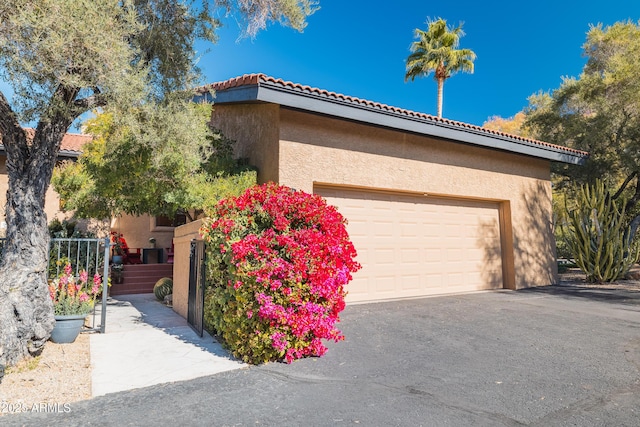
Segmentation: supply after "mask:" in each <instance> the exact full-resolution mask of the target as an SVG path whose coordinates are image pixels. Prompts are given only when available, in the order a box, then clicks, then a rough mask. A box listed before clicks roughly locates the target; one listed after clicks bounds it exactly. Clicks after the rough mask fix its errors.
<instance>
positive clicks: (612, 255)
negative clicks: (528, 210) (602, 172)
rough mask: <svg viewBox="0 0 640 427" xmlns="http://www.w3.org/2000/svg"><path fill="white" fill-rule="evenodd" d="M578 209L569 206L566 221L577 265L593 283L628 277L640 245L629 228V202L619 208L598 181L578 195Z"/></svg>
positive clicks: (567, 238) (568, 239)
mask: <svg viewBox="0 0 640 427" xmlns="http://www.w3.org/2000/svg"><path fill="white" fill-rule="evenodd" d="M576 202H577V203H576V204H577V206H576V208H575V209H573V210H569V209H568V208H567V206H566V203H565V209H566V213H567V215H566V221H565V223H564V224H563V227H562V231H563V234H564V237H565V239H566V241H567V243H568V245H569V248H570V250H571V253H572V254H573V257H574V259H575V262H576V264H577V265H578V267H580V269H581V270H582V271H583V272H584V273H585V274H586V275H587V280H588V281H590V282H612V281H614V280H617V279H620V278H622V277H624V275H625V274H627V272H628V271H629V269H630V268H631V266H632V265H633V264H635V263H636V261H637V260H638V255H639V254H640V245H638V244H636V243H635V242H633V241H632V238H631V237H630V233H629V227H628V226H627V225H625V221H624V214H625V208H624V206H625V203H624V201H622V202H621V203H620V205H622V207H618V205H617V204H616V201H615V200H613V199H612V198H611V196H610V195H609V192H608V191H607V190H606V189H605V187H604V183H603V182H602V181H600V180H598V181H596V183H595V184H594V185H593V186H590V185H585V186H582V187H581V188H580V191H579V192H578V194H577V200H576Z"/></svg>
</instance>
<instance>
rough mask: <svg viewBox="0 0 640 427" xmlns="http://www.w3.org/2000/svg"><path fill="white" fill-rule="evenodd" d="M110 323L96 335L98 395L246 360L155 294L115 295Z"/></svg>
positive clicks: (226, 367) (188, 376) (95, 386)
mask: <svg viewBox="0 0 640 427" xmlns="http://www.w3.org/2000/svg"><path fill="white" fill-rule="evenodd" d="M105 325H106V328H105V331H106V333H105V334H93V335H91V367H92V374H91V375H92V377H91V380H92V394H93V396H94V397H95V396H102V395H105V394H107V393H115V392H119V391H124V390H131V389H135V388H141V387H148V386H152V385H155V384H162V383H170V382H174V381H182V380H189V379H194V378H198V377H203V376H207V375H212V374H216V373H219V372H224V371H229V370H232V369H239V368H243V367H245V366H246V365H245V364H243V363H241V362H239V361H237V360H236V359H234V358H232V357H231V356H229V354H228V353H227V352H226V351H225V350H224V349H223V348H222V346H221V345H220V344H219V343H217V342H216V341H215V340H214V339H213V338H212V337H211V336H210V335H209V334H207V333H206V332H205V333H204V337H202V338H200V337H199V336H198V334H196V333H195V331H194V330H193V329H191V327H190V326H189V325H188V323H187V321H186V320H185V319H184V318H182V317H181V316H180V315H178V314H177V313H176V312H175V311H173V310H172V309H171V308H169V307H166V306H165V305H163V304H161V303H160V302H158V301H157V300H156V298H155V296H154V295H153V294H139V295H122V296H118V297H117V298H111V299H110V300H109V302H108V304H107V320H106V323H105Z"/></svg>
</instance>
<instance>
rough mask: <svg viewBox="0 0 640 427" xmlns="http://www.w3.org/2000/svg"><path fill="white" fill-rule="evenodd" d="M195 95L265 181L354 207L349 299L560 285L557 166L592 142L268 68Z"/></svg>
mask: <svg viewBox="0 0 640 427" xmlns="http://www.w3.org/2000/svg"><path fill="white" fill-rule="evenodd" d="M211 92H214V95H213V96H212V95H211ZM198 99H199V100H200V101H202V102H214V111H213V113H212V116H211V125H212V126H215V127H216V128H219V129H221V130H222V131H223V133H224V134H225V135H227V136H228V137H230V138H232V139H235V140H236V141H237V144H236V155H237V156H238V157H243V158H248V159H249V163H250V164H252V165H255V166H257V168H258V179H259V181H260V182H266V181H274V182H277V183H280V184H283V185H287V186H290V187H293V188H296V189H299V190H304V191H307V192H313V193H317V194H320V195H322V196H323V197H325V198H326V199H327V200H328V202H329V203H331V204H334V205H335V206H337V207H338V209H339V211H340V212H341V213H342V214H343V215H344V216H345V217H346V218H347V220H348V222H349V223H348V231H349V233H350V235H351V238H352V240H353V242H354V244H355V247H356V249H357V251H358V260H359V262H360V263H361V264H362V265H363V268H362V270H361V271H359V272H358V273H356V274H355V276H354V280H353V282H351V283H350V284H349V285H348V292H349V295H348V297H347V301H348V302H351V303H353V302H367V301H379V300H389V299H396V298H412V297H420V296H426V295H435V294H448V293H456V292H468V291H477V290H486V289H500V288H506V289H521V288H527V287H531V286H541V285H548V284H551V283H554V282H556V280H557V266H556V257H555V242H554V235H553V230H552V202H551V181H550V165H551V162H564V163H571V164H581V163H582V162H584V160H585V159H586V157H587V156H588V154H587V153H585V152H581V151H577V150H573V149H570V148H566V147H561V146H557V145H552V144H548V143H545V142H542V141H536V140H531V139H526V138H522V137H518V136H513V135H507V134H504V133H500V132H495V131H491V130H487V129H484V128H482V127H478V126H474V125H470V124H466V123H460V122H456V121H452V120H448V119H439V118H437V117H434V116H431V115H427V114H422V113H417V112H413V111H408V110H404V109H401V108H396V107H391V106H387V105H383V104H380V103H376V102H371V101H367V100H362V99H358V98H353V97H350V96H345V95H341V94H337V93H334V92H329V91H326V90H321V89H317V88H313V87H309V86H304V85H301V84H296V83H291V82H287V81H284V80H281V79H276V78H273V77H269V76H266V75H263V74H251V75H245V76H242V77H238V78H234V79H230V80H227V81H223V82H218V83H213V84H210V85H207V86H204V87H202V88H201V89H200V91H199V97H198ZM175 297H176V295H175V294H174V303H175Z"/></svg>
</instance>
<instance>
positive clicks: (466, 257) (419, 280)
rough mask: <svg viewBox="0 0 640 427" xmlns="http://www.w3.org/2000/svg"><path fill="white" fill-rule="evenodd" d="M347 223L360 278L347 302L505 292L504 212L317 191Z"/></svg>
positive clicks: (420, 198) (418, 197)
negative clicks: (355, 251) (503, 257)
mask: <svg viewBox="0 0 640 427" xmlns="http://www.w3.org/2000/svg"><path fill="white" fill-rule="evenodd" d="M314 192H315V193H316V194H319V195H321V196H323V197H324V198H326V199H327V201H328V203H329V204H332V205H334V206H336V207H337V208H338V210H339V212H340V213H342V215H344V216H345V217H346V218H348V225H347V230H348V231H349V235H350V236H351V239H352V241H353V243H354V245H355V247H356V250H357V252H358V260H359V262H360V263H361V264H362V265H363V268H362V270H360V271H359V272H357V273H356V274H355V275H354V279H353V281H352V282H351V283H350V284H349V285H348V292H349V294H348V297H347V301H348V302H351V303H353V302H365V301H379V300H387V299H395V298H412V297H419V296H426V295H437V294H445V293H456V292H467V291H477V290H485V289H497V288H502V287H503V279H502V249H501V239H500V216H499V204H498V203H496V202H487V201H475V200H473V201H472V200H456V199H451V198H449V199H448V198H443V197H434V196H430V195H428V194H411V193H398V192H395V193H394V192H382V191H371V190H367V189H355V188H340V187H331V186H316V187H315V188H314Z"/></svg>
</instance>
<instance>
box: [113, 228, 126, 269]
mask: <svg viewBox="0 0 640 427" xmlns="http://www.w3.org/2000/svg"><path fill="white" fill-rule="evenodd" d="M124 248H125V243H124V236H123V235H122V233H118V232H117V231H112V232H111V251H112V252H111V262H112V263H114V264H122V261H123V257H124V253H125V250H124Z"/></svg>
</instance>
